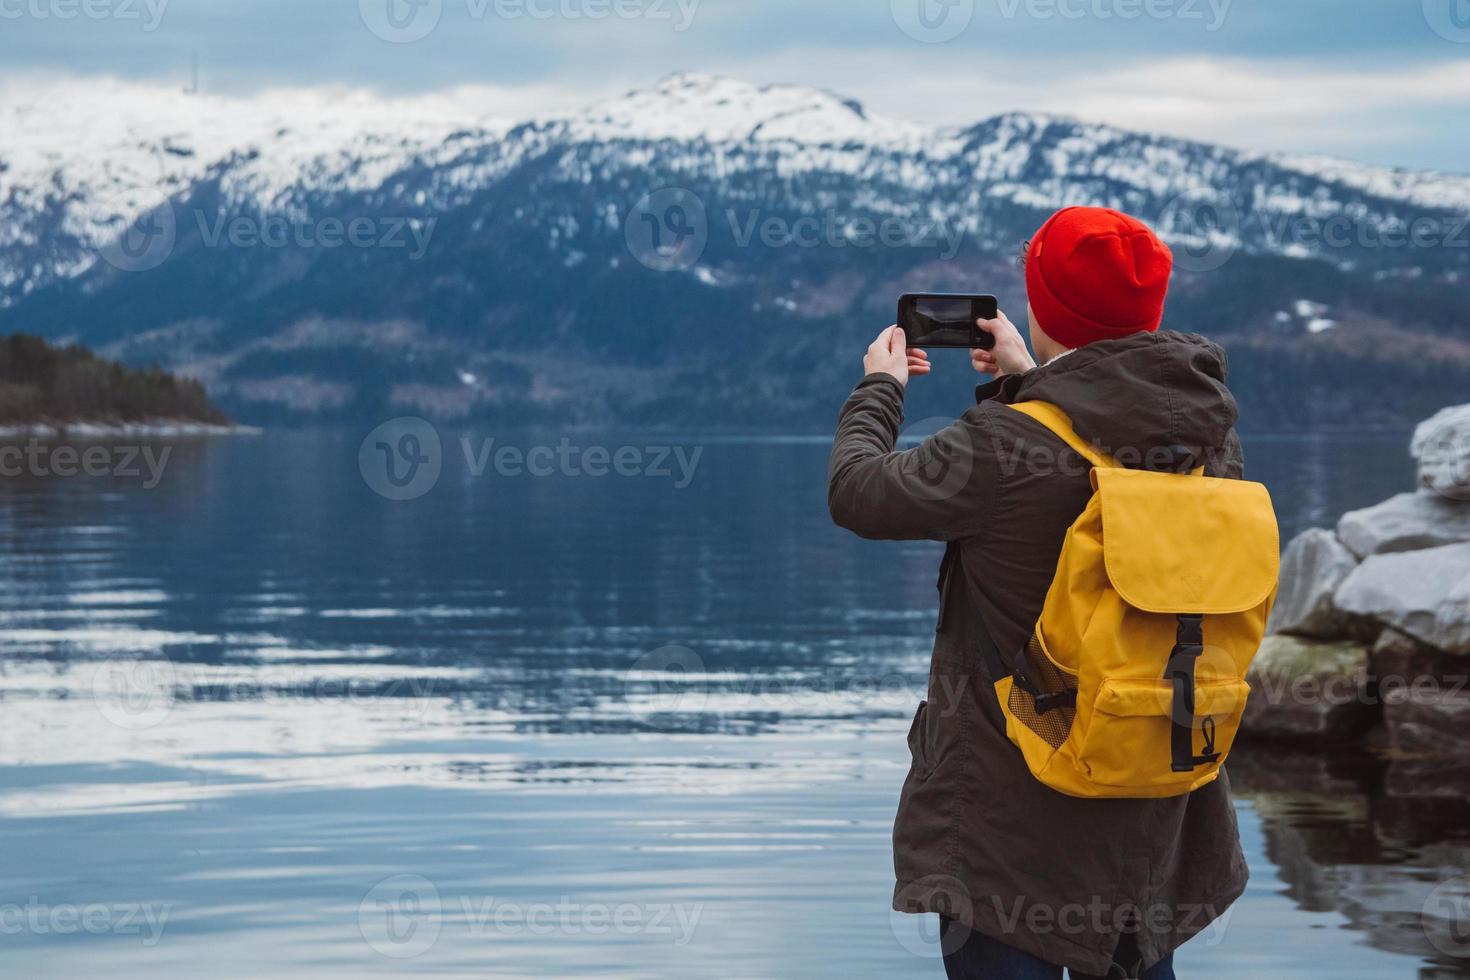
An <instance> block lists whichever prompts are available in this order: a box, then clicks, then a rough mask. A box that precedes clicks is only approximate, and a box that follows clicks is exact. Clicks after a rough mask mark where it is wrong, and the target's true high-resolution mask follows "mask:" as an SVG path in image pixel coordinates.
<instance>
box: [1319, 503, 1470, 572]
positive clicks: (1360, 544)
mask: <svg viewBox="0 0 1470 980" xmlns="http://www.w3.org/2000/svg"><path fill="white" fill-rule="evenodd" d="M1337 536H1338V537H1339V538H1341V539H1342V543H1343V544H1345V545H1347V546H1348V548H1350V549H1351V550H1352V552H1353V554H1355V555H1357V556H1358V557H1359V558H1368V557H1370V556H1372V555H1383V554H1390V553H1392V552H1397V551H1422V550H1424V549H1426V548H1438V547H1441V546H1443V545H1447V544H1458V543H1460V542H1462V541H1470V504H1466V503H1464V502H1462V501H1458V500H1451V499H1450V498H1449V497H1443V496H1440V495H1439V494H1435V493H1430V492H1428V491H1421V492H1419V493H1401V494H1399V495H1398V496H1397V497H1390V498H1389V499H1388V500H1385V501H1384V502H1383V503H1381V504H1377V505H1375V506H1373V507H1369V508H1367V509H1366V510H1355V511H1353V512H1352V513H1350V514H1347V515H1345V516H1344V517H1343V519H1342V520H1341V521H1339V522H1338V525H1337Z"/></svg>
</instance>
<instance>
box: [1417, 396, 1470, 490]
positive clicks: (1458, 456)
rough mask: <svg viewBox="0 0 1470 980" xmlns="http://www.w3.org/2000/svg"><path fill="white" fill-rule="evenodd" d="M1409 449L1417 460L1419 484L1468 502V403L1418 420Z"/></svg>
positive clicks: (1469, 421) (1469, 463)
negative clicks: (1419, 421) (1423, 419)
mask: <svg viewBox="0 0 1470 980" xmlns="http://www.w3.org/2000/svg"><path fill="white" fill-rule="evenodd" d="M1409 452H1410V453H1412V454H1413V456H1414V458H1415V459H1416V460H1418V461H1419V484H1420V486H1423V487H1425V488H1426V489H1429V490H1432V491H1433V492H1435V493H1437V494H1439V495H1441V496H1443V497H1447V498H1449V499H1451V500H1459V501H1470V405H1457V406H1455V407H1454V408H1447V409H1445V410H1444V411H1442V412H1440V413H1439V414H1437V415H1435V416H1434V417H1432V418H1430V419H1427V420H1425V421H1424V422H1421V423H1420V424H1419V428H1417V429H1415V430H1414V439H1413V441H1412V442H1411V443H1410V444H1409Z"/></svg>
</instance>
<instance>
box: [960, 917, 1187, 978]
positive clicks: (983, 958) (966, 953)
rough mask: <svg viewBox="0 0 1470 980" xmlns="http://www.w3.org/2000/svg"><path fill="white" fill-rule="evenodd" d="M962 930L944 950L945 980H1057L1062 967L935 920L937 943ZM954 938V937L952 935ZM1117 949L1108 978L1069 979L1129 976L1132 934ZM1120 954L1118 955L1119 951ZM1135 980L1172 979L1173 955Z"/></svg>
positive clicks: (1074, 974)
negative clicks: (954, 945)
mask: <svg viewBox="0 0 1470 980" xmlns="http://www.w3.org/2000/svg"><path fill="white" fill-rule="evenodd" d="M955 928H959V929H964V930H965V931H966V932H968V933H969V935H968V936H967V937H966V938H965V941H964V942H963V943H961V944H960V946H959V948H957V949H955V950H953V951H951V952H949V953H946V954H945V957H944V973H945V975H946V976H947V977H948V978H949V980H1061V978H1062V968H1061V967H1059V966H1055V965H1053V964H1051V963H1048V962H1046V961H1045V960H1040V959H1037V958H1036V957H1034V956H1032V955H1031V954H1030V953H1024V952H1022V951H1021V950H1019V949H1016V948H1014V947H1012V946H1007V945H1006V944H1005V943H1002V942H999V941H997V940H995V939H991V938H990V937H989V936H982V935H981V934H980V933H978V932H976V931H975V930H973V929H968V928H966V927H965V926H955V925H954V924H952V923H951V922H950V921H949V920H948V919H940V920H939V935H940V943H941V944H942V945H945V946H946V947H947V945H948V944H947V943H946V942H945V939H946V938H947V937H949V936H950V935H951V930H952V929H955ZM956 938H957V937H956ZM1118 945H1119V951H1118V953H1114V954H1113V957H1114V959H1115V960H1117V961H1119V962H1120V963H1122V964H1123V965H1121V966H1118V965H1115V966H1114V967H1113V970H1112V972H1111V973H1110V974H1109V975H1108V977H1094V976H1092V975H1090V974H1084V973H1077V972H1076V971H1075V970H1074V971H1069V973H1068V975H1069V976H1070V977H1071V980H1113V978H1123V977H1128V978H1132V977H1134V976H1135V974H1133V973H1131V972H1129V971H1130V970H1132V968H1133V967H1134V965H1135V963H1134V962H1133V961H1136V960H1137V954H1136V953H1134V954H1133V955H1132V956H1129V955H1128V953H1129V951H1132V950H1133V949H1134V948H1135V944H1134V942H1133V937H1132V936H1128V935H1125V936H1123V938H1122V939H1121V940H1120V942H1119V944H1118ZM1120 953H1121V954H1123V955H1119V954H1120ZM1136 977H1137V980H1174V954H1172V953H1170V954H1169V955H1168V956H1165V957H1164V958H1163V959H1162V960H1159V962H1157V963H1155V964H1154V965H1153V966H1151V967H1149V968H1148V969H1147V970H1144V971H1143V972H1141V973H1138V974H1136Z"/></svg>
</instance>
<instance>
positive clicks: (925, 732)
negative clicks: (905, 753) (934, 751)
mask: <svg viewBox="0 0 1470 980" xmlns="http://www.w3.org/2000/svg"><path fill="white" fill-rule="evenodd" d="M928 713H929V702H928V701H920V702H919V710H918V711H915V712H914V720H913V723H912V724H911V725H909V755H911V756H912V757H913V760H914V761H913V773H914V775H915V776H916V777H917V778H918V779H919V780H920V781H922V780H925V779H928V778H929V729H928V725H927V724H926V721H927V715H928Z"/></svg>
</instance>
